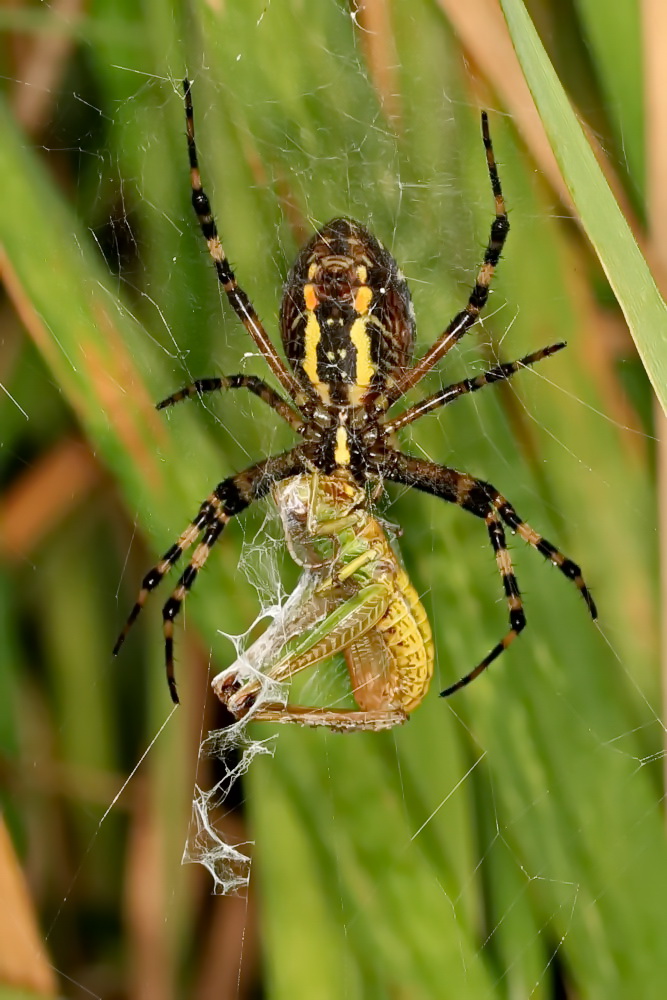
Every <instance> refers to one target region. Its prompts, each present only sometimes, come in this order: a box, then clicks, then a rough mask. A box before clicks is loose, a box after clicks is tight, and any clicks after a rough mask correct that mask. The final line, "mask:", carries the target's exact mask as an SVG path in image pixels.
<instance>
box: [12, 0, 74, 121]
mask: <svg viewBox="0 0 667 1000" xmlns="http://www.w3.org/2000/svg"><path fill="white" fill-rule="evenodd" d="M83 8H84V3H83V0H54V2H53V3H52V4H50V5H49V17H50V19H51V20H52V22H53V23H54V24H57V23H60V25H61V30H59V31H44V32H42V33H36V34H35V36H34V38H33V39H32V40H31V43H30V45H29V46H28V48H27V50H26V51H25V54H24V55H23V57H22V58H21V59H20V61H19V65H18V66H17V67H16V76H17V80H18V82H17V83H16V84H15V87H14V94H13V100H12V105H13V109H14V114H15V115H16V118H17V121H19V122H20V123H21V124H22V125H23V127H24V128H25V130H26V131H27V132H29V133H30V134H31V135H35V134H38V133H39V132H41V131H42V130H43V129H44V128H45V127H46V126H47V125H48V122H49V118H50V115H51V108H52V102H53V90H54V88H55V87H56V86H57V85H58V82H59V81H60V80H61V79H62V76H63V74H64V73H65V70H66V69H67V64H68V62H69V60H70V59H71V57H72V52H73V50H74V48H75V45H76V37H75V32H74V31H73V30H70V31H67V30H62V29H63V28H67V27H68V26H70V25H73V24H75V23H76V21H78V20H79V19H80V17H81V15H82V14H83Z"/></svg>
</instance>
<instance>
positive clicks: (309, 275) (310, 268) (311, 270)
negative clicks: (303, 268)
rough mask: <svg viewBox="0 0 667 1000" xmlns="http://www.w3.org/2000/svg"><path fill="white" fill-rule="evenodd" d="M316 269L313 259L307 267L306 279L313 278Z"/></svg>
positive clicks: (316, 265)
mask: <svg viewBox="0 0 667 1000" xmlns="http://www.w3.org/2000/svg"><path fill="white" fill-rule="evenodd" d="M317 270H318V264H316V263H315V261H313V263H312V264H311V265H310V267H309V268H308V281H312V280H313V278H314V277H315V275H316V274H317Z"/></svg>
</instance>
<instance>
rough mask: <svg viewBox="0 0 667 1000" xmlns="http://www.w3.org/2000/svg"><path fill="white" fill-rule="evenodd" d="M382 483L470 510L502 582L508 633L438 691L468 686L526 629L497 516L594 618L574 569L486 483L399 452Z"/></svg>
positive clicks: (392, 456)
mask: <svg viewBox="0 0 667 1000" xmlns="http://www.w3.org/2000/svg"><path fill="white" fill-rule="evenodd" d="M379 471H381V473H382V475H384V477H385V479H389V480H391V481H392V482H394V483H401V484H402V485H404V486H412V487H414V488H415V489H418V490H423V491H424V492H425V493H431V494H432V495H433V496H436V497H440V499H442V500H447V501H448V502H449V503H454V504H457V505H458V506H459V507H462V508H463V509H464V510H467V511H469V512H470V513H471V514H474V515H475V516H476V517H479V518H482V519H483V520H484V521H485V522H486V524H487V528H488V531H489V537H490V539H491V544H492V545H493V548H494V550H495V552H496V560H497V563H498V567H499V569H500V572H501V576H502V578H503V585H504V587H505V593H506V596H507V600H508V604H509V608H510V624H511V626H512V627H511V629H510V631H509V632H508V633H507V635H506V636H505V637H504V638H503V640H502V641H501V642H500V643H499V644H498V645H497V646H495V647H494V648H493V649H492V650H491V652H490V653H489V655H488V656H487V657H486V658H485V659H484V660H483V661H482V663H480V664H479V666H478V667H476V668H475V669H474V670H473V671H472V672H471V674H469V675H466V677H464V678H463V679H462V680H461V681H459V682H458V683H457V684H455V685H453V687H451V688H447V689H446V690H445V691H443V695H448V694H451V693H452V691H453V690H457V689H458V688H459V687H462V686H464V685H465V684H468V683H470V681H471V680H473V679H474V678H475V677H477V676H478V674H480V673H481V672H482V670H484V669H486V667H487V666H488V665H489V663H491V662H492V661H493V660H495V659H496V657H497V656H499V655H500V653H502V652H503V650H504V649H506V648H507V646H509V644H510V643H511V642H512V641H513V640H514V639H515V638H516V635H518V633H519V632H520V631H521V629H523V627H524V625H525V617H524V614H523V610H522V606H521V598H520V594H519V589H518V586H517V583H516V578H515V576H514V572H513V570H512V565H511V562H510V559H509V553H508V552H507V549H506V546H505V535H504V532H503V529H502V525H501V524H500V521H499V520H498V516H499V517H500V518H502V520H503V521H504V522H505V524H506V525H507V526H508V527H509V528H510V529H511V530H512V531H515V532H516V533H517V534H518V535H519V536H520V537H521V538H523V540H524V541H526V542H528V544H529V545H532V547H533V548H534V549H537V551H538V552H541V553H542V555H544V556H546V557H547V559H549V560H550V561H551V562H552V563H553V564H554V566H556V567H557V568H558V569H559V570H560V571H561V573H563V575H564V576H566V577H567V578H568V580H571V581H572V582H573V583H574V584H575V586H576V587H577V588H578V590H579V591H580V592H581V595H582V597H583V598H584V600H585V602H586V605H587V607H588V610H589V612H590V614H591V617H592V618H594V619H595V618H597V609H596V607H595V602H594V601H593V598H592V596H591V593H590V591H589V590H588V587H587V586H586V584H585V583H584V578H583V576H582V573H581V569H580V568H579V566H578V565H577V564H576V563H574V562H573V561H572V560H571V559H569V558H568V557H567V556H566V555H564V554H563V553H562V552H561V551H560V550H559V549H557V548H556V547H555V546H554V545H552V544H551V542H548V541H547V540H546V538H543V537H542V535H540V534H538V532H537V531H535V530H534V528H531V526H530V525H529V524H527V523H526V522H525V521H522V520H521V518H520V517H519V515H518V514H517V512H516V510H515V509H514V507H513V506H512V504H511V503H510V502H509V500H507V499H506V498H505V497H504V496H503V495H502V494H501V493H499V492H498V491H497V490H496V488H495V486H492V485H491V483H486V482H484V481H483V480H481V479H475V478H474V477H473V476H470V475H468V474H467V473H464V472H457V471H456V470H455V469H450V468H448V467H447V466H444V465H443V466H440V465H435V464H434V463H433V462H427V461H424V460H423V459H419V458H414V457H413V456H411V455H404V454H402V453H401V452H398V451H390V452H389V453H388V454H387V456H386V458H385V461H384V462H383V463H382V468H381V470H379Z"/></svg>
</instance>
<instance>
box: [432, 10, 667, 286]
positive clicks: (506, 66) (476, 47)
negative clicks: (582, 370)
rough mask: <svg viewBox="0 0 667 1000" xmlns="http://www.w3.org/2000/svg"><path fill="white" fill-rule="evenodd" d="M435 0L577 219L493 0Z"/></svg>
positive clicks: (597, 149)
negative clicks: (462, 1)
mask: <svg viewBox="0 0 667 1000" xmlns="http://www.w3.org/2000/svg"><path fill="white" fill-rule="evenodd" d="M438 3H439V5H440V7H441V8H442V10H443V11H444V12H445V14H446V15H447V18H448V19H449V21H450V23H451V24H452V26H453V28H454V30H455V31H456V33H457V35H458V36H459V38H460V40H461V43H462V45H463V47H464V48H465V49H466V50H467V51H468V52H469V53H470V55H471V57H472V59H473V60H474V62H475V63H476V65H477V66H478V68H479V69H480V70H481V72H482V73H483V74H484V76H485V78H486V80H487V81H488V82H489V83H490V84H491V86H492V87H493V88H494V90H495V91H496V92H497V94H498V95H499V97H500V98H501V100H502V103H503V105H504V107H505V108H506V109H507V110H508V111H509V112H510V114H511V115H512V119H513V121H514V122H515V124H516V127H517V129H518V130H519V132H520V134H521V137H522V139H523V141H524V142H525V144H526V146H527V148H528V149H529V150H530V153H531V155H532V157H533V159H534V160H535V162H536V163H537V165H538V167H539V168H540V171H541V173H542V174H543V175H544V176H545V177H546V179H547V180H548V182H549V184H550V185H551V187H552V188H553V189H554V191H555V192H556V194H557V195H558V197H559V198H560V200H561V201H562V203H563V204H564V205H565V206H566V207H567V208H568V210H569V211H571V212H572V215H573V217H574V219H575V220H577V218H578V216H577V212H576V211H575V209H574V207H573V205H572V200H571V198H570V195H569V193H568V191H567V188H566V186H565V182H564V180H563V178H562V176H561V173H560V169H559V167H558V164H557V163H556V159H555V157H554V154H553V151H552V149H551V146H550V145H549V140H548V139H547V135H546V132H545V130H544V126H543V125H542V121H541V119H540V116H539V114H538V112H537V108H536V107H535V102H534V101H533V98H532V95H531V93H530V90H529V88H528V84H527V83H526V81H525V79H524V76H523V73H522V71H521V67H520V65H519V61H518V59H517V57H516V53H515V52H514V48H513V46H512V42H511V39H510V35H509V31H508V30H507V24H506V23H505V18H504V17H503V14H502V11H501V9H500V6H499V4H498V0H466V3H463V4H462V3H460V2H459V0H438ZM654 6H656V7H658V6H659V0H655V3H654ZM654 23H655V22H654ZM651 30H652V31H654V38H655V40H656V44H657V45H660V40H662V41H663V48H664V37H665V36H664V34H660V32H659V31H658V30H655V29H654V28H651ZM663 55H664V53H663ZM649 120H651V119H650V118H649ZM582 121H583V120H582ZM586 137H587V139H588V142H589V144H590V146H591V148H592V150H593V152H594V154H595V158H596V159H597V161H598V163H599V165H600V167H601V169H602V171H603V173H604V175H605V178H606V180H607V183H608V184H609V187H610V188H611V190H612V192H613V194H614V197H615V199H616V201H617V202H618V204H619V206H620V208H621V211H622V212H623V215H624V216H625V218H626V220H627V222H628V225H629V226H630V228H631V229H632V232H633V235H634V237H635V239H636V241H637V244H638V245H639V248H640V249H641V251H642V253H643V255H644V257H646V259H647V260H648V262H649V264H650V266H651V268H652V270H653V273H654V274H655V275H656V277H657V278H659V277H660V274H662V282H661V284H662V285H663V287H664V285H665V283H666V281H665V275H666V274H667V270H666V269H665V264H664V262H663V261H662V260H661V258H660V257H659V256H658V255H656V254H655V253H653V248H652V246H651V245H650V244H648V243H647V240H646V238H645V235H644V232H643V229H642V227H641V225H640V224H639V221H638V220H637V218H636V217H635V214H634V212H633V210H632V207H631V205H630V202H629V200H628V198H627V197H626V194H625V190H624V187H623V185H622V183H621V181H620V180H619V178H618V176H617V174H616V172H615V171H614V169H613V167H612V166H611V164H610V162H609V160H608V158H607V156H606V155H605V153H604V151H603V149H602V146H601V145H600V143H599V142H598V141H597V139H596V137H595V136H594V135H592V134H591V132H590V131H589V130H586Z"/></svg>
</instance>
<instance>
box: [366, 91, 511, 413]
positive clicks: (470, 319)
mask: <svg viewBox="0 0 667 1000" xmlns="http://www.w3.org/2000/svg"><path fill="white" fill-rule="evenodd" d="M482 139H483V141H484V149H485V151H486V162H487V167H488V170H489V179H490V181H491V190H492V191H493V197H494V200H495V203H496V214H495V217H494V219H493V222H492V223H491V233H490V235H489V242H488V244H487V247H486V251H485V253H484V259H483V261H482V265H481V267H480V269H479V271H478V272H477V278H476V280H475V284H474V287H473V290H472V292H471V293H470V296H469V298H468V302H467V304H466V306H465V308H464V309H462V310H461V312H459V313H457V315H456V316H455V317H454V319H453V320H452V321H451V323H450V324H449V326H447V328H446V329H445V330H444V331H443V332H442V333H441V334H440V336H439V337H438V339H437V340H436V341H435V343H434V344H433V346H432V347H430V348H429V350H428V351H427V352H426V354H425V355H424V357H423V358H421V359H420V360H419V361H417V362H416V364H415V365H413V367H412V368H409V369H407V371H406V372H405V373H404V374H403V375H402V376H401V377H400V378H398V379H397V380H396V383H395V384H394V386H393V387H390V388H389V389H388V390H387V391H386V392H385V393H384V396H383V397H381V398H380V399H379V400H378V406H379V408H380V409H385V408H386V407H387V406H391V405H392V404H393V403H395V402H396V400H397V399H400V397H401V396H403V395H405V393H406V392H407V391H408V390H409V389H411V388H412V387H413V386H415V385H416V384H417V383H418V382H420V381H421V379H423V377H424V376H425V375H426V374H427V373H428V372H429V371H430V370H431V368H433V366H434V365H437V363H438V362H439V361H440V360H441V358H443V357H444V356H445V354H447V353H448V352H449V351H450V350H451V349H452V347H454V345H455V344H457V343H458V342H459V340H460V339H461V338H462V337H463V336H464V335H465V334H466V333H467V332H468V330H469V329H470V327H471V326H473V324H474V323H476V322H477V319H478V317H479V314H480V312H481V311H482V309H483V308H484V306H485V305H486V302H487V299H488V297H489V288H490V285H491V280H492V278H493V275H494V272H495V269H496V267H497V265H498V261H499V260H500V254H501V253H502V249H503V247H504V245H505V240H506V239H507V234H508V233H509V229H510V224H509V220H508V218H507V210H506V208H505V199H504V198H503V192H502V188H501V186H500V178H499V176H498V168H497V166H496V161H495V157H494V155H493V145H492V143H491V134H490V132H489V119H488V115H487V113H486V111H483V112H482Z"/></svg>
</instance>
